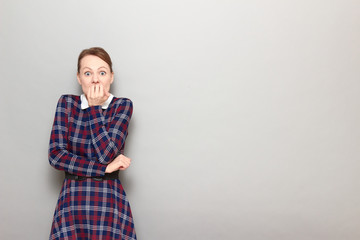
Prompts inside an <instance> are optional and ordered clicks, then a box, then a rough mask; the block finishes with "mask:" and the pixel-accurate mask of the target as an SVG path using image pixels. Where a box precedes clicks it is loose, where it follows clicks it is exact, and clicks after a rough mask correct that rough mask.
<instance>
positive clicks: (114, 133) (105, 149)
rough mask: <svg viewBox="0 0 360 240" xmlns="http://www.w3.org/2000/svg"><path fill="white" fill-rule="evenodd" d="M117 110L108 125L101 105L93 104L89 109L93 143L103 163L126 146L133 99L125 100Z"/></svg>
mask: <svg viewBox="0 0 360 240" xmlns="http://www.w3.org/2000/svg"><path fill="white" fill-rule="evenodd" d="M117 111H118V112H117V114H115V116H114V118H113V120H112V121H111V122H110V123H108V124H109V126H108V127H107V126H106V122H105V118H104V116H103V113H102V109H101V107H100V106H92V107H90V108H89V109H88V115H89V126H90V132H91V138H92V144H93V147H94V149H95V151H96V154H97V156H98V158H97V159H98V161H99V162H100V163H102V164H108V163H110V162H111V161H112V160H113V159H114V158H115V157H116V156H118V155H119V154H120V150H121V149H122V147H123V146H124V143H125V139H126V136H127V128H128V124H129V121H130V117H131V111H132V104H131V101H130V100H125V101H123V102H122V104H121V105H120V106H119V107H118V109H117ZM107 129H108V130H107Z"/></svg>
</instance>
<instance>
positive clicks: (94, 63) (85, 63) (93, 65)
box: [80, 55, 110, 69]
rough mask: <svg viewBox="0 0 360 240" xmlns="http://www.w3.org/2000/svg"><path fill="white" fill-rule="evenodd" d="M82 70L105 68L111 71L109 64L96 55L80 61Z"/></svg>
mask: <svg viewBox="0 0 360 240" xmlns="http://www.w3.org/2000/svg"><path fill="white" fill-rule="evenodd" d="M80 67H81V68H90V69H98V68H100V67H105V68H108V69H110V67H109V64H107V63H106V62H105V61H104V60H102V59H101V58H99V57H97V56H94V55H87V56H85V57H83V58H82V59H81V61H80Z"/></svg>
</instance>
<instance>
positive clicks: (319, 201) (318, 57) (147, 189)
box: [0, 0, 360, 240]
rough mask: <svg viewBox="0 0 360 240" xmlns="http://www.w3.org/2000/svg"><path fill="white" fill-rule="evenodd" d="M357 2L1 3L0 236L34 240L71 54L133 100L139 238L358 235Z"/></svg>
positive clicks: (131, 174)
mask: <svg viewBox="0 0 360 240" xmlns="http://www.w3.org/2000/svg"><path fill="white" fill-rule="evenodd" d="M359 43H360V1H358V0H345V1H344V0H330V1H325V0H323V1H320V0H302V1H290V0H288V1H286V0H273V1H268V0H251V1H250V0H247V1H241V0H237V1H235V0H191V1H190V0H182V1H169V0H153V1H148V0H116V1H115V0H105V1H97V0H65V1H64V0H62V1H51V0H50V1H49V0H32V1H27V0H0V78H1V83H0V89H1V91H0V109H1V124H0V133H1V134H0V148H1V149H0V154H1V155H0V156H1V167H0V195H1V196H0V239H1V240H13V239H34V240H39V239H47V238H48V236H49V232H50V227H51V222H52V217H53V213H54V209H55V205H56V201H57V198H58V194H59V191H60V187H61V183H62V180H63V173H61V172H59V171H57V170H55V169H53V168H52V167H51V166H50V165H49V163H48V158H47V151H48V143H49V137H50V130H51V126H52V122H53V118H54V114H55V107H56V103H57V100H58V98H59V97H60V95H62V94H69V93H72V94H81V89H80V88H79V86H78V84H77V81H76V61H77V56H78V54H79V53H80V51H81V50H82V49H84V48H88V47H93V46H101V47H104V48H105V49H106V50H107V51H108V52H109V53H110V55H111V56H112V58H113V62H114V71H115V83H114V84H113V86H112V93H114V94H115V95H116V96H123V97H128V98H130V99H132V101H133V102H134V114H133V118H132V121H131V123H130V132H129V137H128V139H127V143H126V150H125V153H126V155H128V156H130V157H131V158H132V160H133V163H132V165H131V167H130V168H129V169H128V170H126V171H124V172H122V175H121V181H122V183H123V185H124V188H125V190H126V192H127V195H128V198H129V200H130V204H131V207H132V211H133V215H134V219H135V227H136V230H137V234H138V239H139V240H165V239H171V240H184V239H204V240H218V239H246V240H289V239H290V240H358V239H360V228H359V226H360V174H359V173H360V161H359V160H360V151H359V146H360V126H359V123H360V111H359V109H360V108H359V107H360V81H359V80H360V67H359V64H360V47H359V46H360V45H359Z"/></svg>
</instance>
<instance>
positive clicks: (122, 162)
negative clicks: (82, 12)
mask: <svg viewBox="0 0 360 240" xmlns="http://www.w3.org/2000/svg"><path fill="white" fill-rule="evenodd" d="M130 163H131V159H130V158H128V157H126V156H125V155H122V154H120V155H119V156H117V157H116V158H115V159H114V160H113V161H112V162H111V163H109V165H107V167H106V170H105V173H112V172H114V171H117V170H125V169H127V168H128V167H129V166H130Z"/></svg>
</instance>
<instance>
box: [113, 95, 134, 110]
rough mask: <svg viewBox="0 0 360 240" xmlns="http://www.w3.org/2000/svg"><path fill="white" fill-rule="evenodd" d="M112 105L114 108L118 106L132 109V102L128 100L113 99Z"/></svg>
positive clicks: (121, 98)
mask: <svg viewBox="0 0 360 240" xmlns="http://www.w3.org/2000/svg"><path fill="white" fill-rule="evenodd" d="M113 103H114V106H115V107H116V108H118V107H120V106H123V107H130V108H133V102H132V101H131V100H130V99H128V98H123V97H114V99H113Z"/></svg>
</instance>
